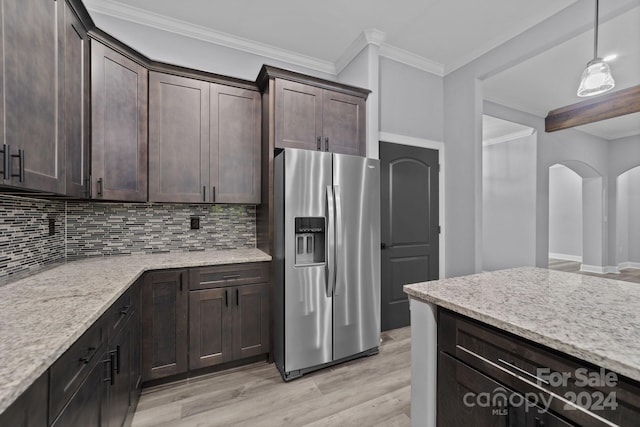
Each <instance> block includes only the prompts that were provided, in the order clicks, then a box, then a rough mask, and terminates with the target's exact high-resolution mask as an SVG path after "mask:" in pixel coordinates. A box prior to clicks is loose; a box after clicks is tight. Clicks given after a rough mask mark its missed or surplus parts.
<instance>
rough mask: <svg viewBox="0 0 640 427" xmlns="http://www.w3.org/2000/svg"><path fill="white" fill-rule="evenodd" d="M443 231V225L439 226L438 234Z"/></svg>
mask: <svg viewBox="0 0 640 427" xmlns="http://www.w3.org/2000/svg"><path fill="white" fill-rule="evenodd" d="M441 233H442V227H440V226H438V234H441Z"/></svg>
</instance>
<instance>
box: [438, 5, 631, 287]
mask: <svg viewBox="0 0 640 427" xmlns="http://www.w3.org/2000/svg"><path fill="white" fill-rule="evenodd" d="M632 5H637V0H619V1H616V2H604V3H603V4H602V5H601V17H602V19H607V17H611V16H614V15H615V14H616V13H620V12H621V11H622V10H628V8H630V7H632ZM625 8H626V9H625ZM592 27H593V5H592V4H590V2H581V1H579V2H575V3H573V4H571V5H570V6H569V7H567V8H565V9H563V10H561V11H560V12H559V13H557V14H555V15H553V16H551V17H550V18H548V19H547V20H545V21H543V22H541V23H540V24H538V25H536V26H534V27H531V28H529V29H528V30H526V31H524V32H523V33H521V34H520V35H518V36H516V37H514V38H512V39H510V40H508V41H506V42H505V43H503V44H501V45H500V46H498V47H496V48H495V49H493V50H491V51H489V52H488V53H486V54H484V55H482V56H480V57H479V58H477V59H475V60H474V61H472V62H470V63H468V64H466V65H465V66H464V67H461V68H459V69H457V70H455V71H453V72H451V73H449V74H447V75H446V76H445V79H444V139H445V147H446V150H447V169H446V173H445V179H446V188H445V191H446V194H447V197H446V222H447V229H448V231H449V232H448V233H447V245H446V248H447V249H446V257H447V275H448V276H456V275H462V274H468V273H474V272H478V271H481V270H482V230H481V229H482V197H481V195H482V188H481V186H482V184H481V183H482V155H481V152H480V146H481V141H482V134H481V132H480V128H481V125H480V120H481V115H482V112H483V111H482V85H481V80H483V79H486V78H488V77H490V76H492V75H495V74H497V73H499V72H500V71H502V70H505V69H507V68H509V67H511V66H513V65H515V64H518V63H520V62H522V61H524V60H526V59H528V58H531V57H533V56H535V55H537V54H539V53H541V52H543V51H545V50H547V49H549V48H550V47H552V46H555V45H557V44H558V43H561V42H563V41H566V40H569V39H570V38H572V37H574V36H576V35H577V34H580V33H582V32H584V31H586V30H588V29H589V28H592ZM485 113H487V114H490V115H492V116H495V117H500V118H504V117H501V116H500V115H496V114H492V113H489V112H487V111H485ZM506 119H507V120H509V119H508V118H506ZM537 120H538V124H537V125H536V126H532V127H534V128H535V129H537V130H538V141H539V149H538V156H539V164H538V174H537V177H538V185H537V188H538V200H537V203H536V209H537V215H536V217H537V224H536V230H537V232H536V234H537V240H538V243H537V245H536V264H537V265H538V266H542V267H544V266H547V263H548V261H547V259H548V258H547V257H548V250H549V247H548V239H549V237H548V221H549V208H548V179H549V174H548V173H547V169H548V167H549V166H551V165H552V164H553V163H557V161H554V162H552V163H548V162H549V160H550V159H551V158H552V157H556V155H557V154H561V153H560V152H561V151H563V150H564V148H563V147H562V146H563V144H562V142H561V141H560V140H565V141H566V140H571V137H570V135H574V133H572V132H571V131H570V130H566V131H559V132H554V133H553V134H544V124H543V119H542V118H537ZM512 121H515V122H518V123H523V122H522V121H519V120H512ZM562 132H565V136H562V137H559V136H556V134H560V133H562ZM574 132H575V133H576V134H579V133H580V132H577V131H574ZM548 135H551V136H550V137H547V136H548ZM577 139H579V138H577ZM554 142H555V144H554ZM569 145H570V147H571V149H572V150H574V151H575V152H576V153H578V154H577V155H580V152H581V150H582V149H581V148H580V146H581V144H580V143H579V142H578V141H576V142H575V143H572V144H569ZM552 146H555V147H557V148H555V149H554V148H552ZM540 147H542V148H540ZM576 150H577V151H576ZM602 159H603V160H604V161H605V162H606V159H607V155H606V152H605V155H604V157H603V158H602ZM541 169H544V173H541ZM605 240H606V239H605ZM605 247H606V246H605ZM604 252H605V254H606V251H604Z"/></svg>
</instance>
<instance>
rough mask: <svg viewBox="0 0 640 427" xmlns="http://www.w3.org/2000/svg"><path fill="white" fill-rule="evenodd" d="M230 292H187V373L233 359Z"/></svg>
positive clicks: (228, 289) (217, 290)
mask: <svg viewBox="0 0 640 427" xmlns="http://www.w3.org/2000/svg"><path fill="white" fill-rule="evenodd" d="M232 291H233V288H216V289H205V290H201V291H190V292H189V369H198V368H204V367H206V366H212V365H217V364H219V363H223V362H227V361H229V360H231V359H232V356H233V354H232V341H231V333H232V329H231V328H232V325H231V307H230V305H231V301H230V299H231V297H232V295H230V293H231V292H232Z"/></svg>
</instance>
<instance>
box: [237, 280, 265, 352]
mask: <svg viewBox="0 0 640 427" xmlns="http://www.w3.org/2000/svg"><path fill="white" fill-rule="evenodd" d="M234 293H235V295H234V297H235V298H234V300H235V307H234V311H233V357H234V359H242V358H245V357H250V356H256V355H259V354H264V353H268V352H269V286H268V285H267V284H266V283H261V284H256V285H244V286H236V287H235V288H234Z"/></svg>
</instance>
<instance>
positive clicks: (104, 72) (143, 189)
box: [91, 40, 148, 202]
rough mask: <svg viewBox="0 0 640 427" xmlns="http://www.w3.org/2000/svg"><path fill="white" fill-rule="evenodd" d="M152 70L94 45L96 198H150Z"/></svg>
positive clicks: (93, 165) (93, 188) (93, 172)
mask: <svg viewBox="0 0 640 427" xmlns="http://www.w3.org/2000/svg"><path fill="white" fill-rule="evenodd" d="M147 74H148V72H147V69H146V68H145V67H144V66H142V65H141V64H140V63H138V62H136V61H133V60H132V59H130V58H129V57H126V56H125V55H123V54H121V53H120V52H117V51H115V50H113V49H111V48H109V47H107V46H105V45H104V44H102V43H100V42H98V41H96V40H92V41H91V106H92V117H91V132H92V139H91V181H92V182H91V194H92V197H93V198H95V199H106V200H122V201H140V202H142V201H146V200H147V167H148V165H147V142H148V141H147V125H148V123H147V98H148V92H147Z"/></svg>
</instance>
